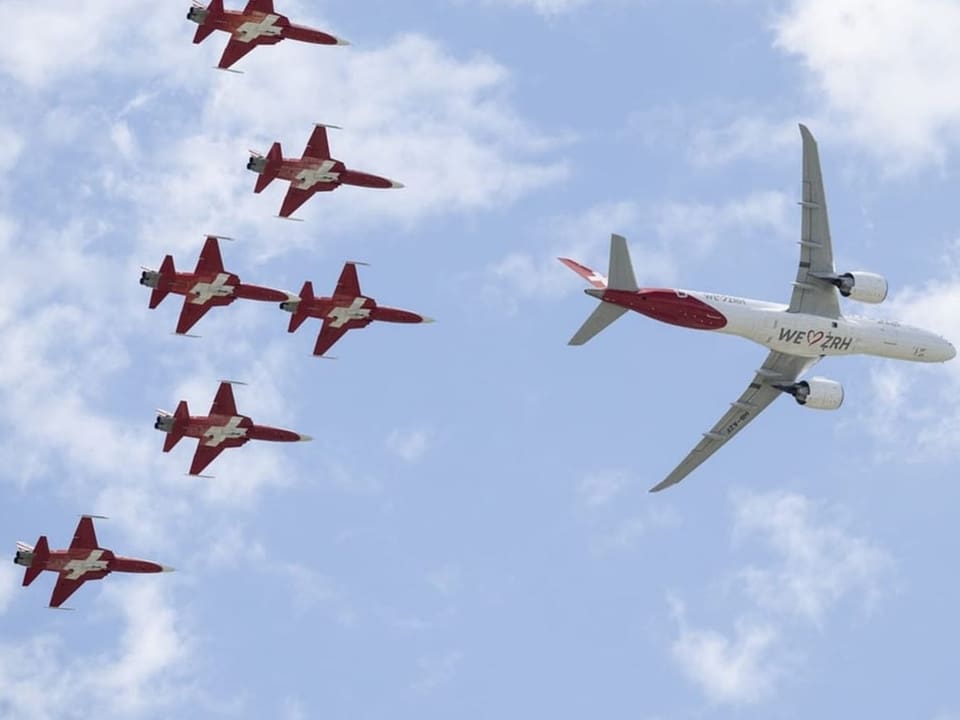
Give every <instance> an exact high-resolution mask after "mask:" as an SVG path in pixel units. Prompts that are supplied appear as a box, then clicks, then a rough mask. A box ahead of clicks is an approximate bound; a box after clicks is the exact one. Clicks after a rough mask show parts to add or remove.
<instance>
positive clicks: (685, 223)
mask: <svg viewBox="0 0 960 720" xmlns="http://www.w3.org/2000/svg"><path fill="white" fill-rule="evenodd" d="M793 213H794V205H793V204H791V202H790V200H789V199H788V198H787V196H786V194H784V193H781V192H775V191H760V192H753V193H749V194H747V195H745V196H743V197H741V198H736V199H733V200H729V201H727V202H721V203H700V202H675V203H666V204H664V205H660V206H658V207H653V208H649V209H642V208H641V207H640V206H639V205H638V204H637V203H635V202H633V201H622V202H615V203H602V204H599V205H595V206H593V207H591V208H589V209H588V210H587V211H586V212H583V213H582V214H579V215H573V216H569V215H568V216H561V217H557V218H553V219H552V220H551V221H549V222H548V223H547V224H546V226H545V227H544V229H543V230H541V231H539V232H538V234H541V235H546V236H549V237H550V238H551V245H550V249H549V250H548V251H546V252H543V253H540V254H536V255H535V254H532V253H525V252H511V253H510V254H508V255H507V256H506V257H504V258H503V259H501V260H500V261H499V262H497V263H495V264H493V265H491V266H489V267H488V268H487V269H486V286H485V288H484V293H485V295H486V296H487V297H488V298H489V299H491V300H493V301H496V302H499V303H500V304H502V305H503V306H504V307H506V308H507V309H508V310H509V311H513V310H515V308H516V307H517V305H518V303H519V301H520V300H521V299H524V298H531V297H542V298H552V297H557V296H560V295H563V294H565V293H569V292H574V291H575V290H577V289H579V288H581V287H583V285H582V283H578V281H577V280H575V279H574V278H573V276H572V275H571V274H570V271H569V270H568V269H567V268H566V267H564V266H563V265H561V264H560V263H559V262H557V257H569V258H573V259H574V260H577V261H578V262H580V263H582V264H584V265H587V266H588V267H592V268H594V269H596V270H598V271H599V272H601V273H603V274H606V272H607V258H608V253H609V247H610V234H611V233H618V234H621V235H626V237H627V242H628V244H629V246H630V255H631V259H632V260H633V265H634V271H635V272H636V275H637V281H638V282H639V283H640V284H641V285H659V284H663V285H666V284H671V283H675V282H676V281H677V274H678V273H677V268H678V267H680V266H681V265H682V264H684V263H687V264H689V263H690V262H691V261H692V260H698V259H702V258H704V257H708V256H709V255H710V253H711V252H712V251H713V248H714V247H715V246H716V245H717V243H718V242H719V241H720V240H721V239H722V238H725V237H735V238H736V242H742V241H744V240H747V239H751V238H753V237H756V236H757V235H762V236H764V237H770V236H773V237H790V236H791V235H792V234H793V233H794V232H795V230H796V222H795V218H794V217H793ZM647 228H649V229H647ZM651 236H653V238H651Z"/></svg>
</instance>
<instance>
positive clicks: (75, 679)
mask: <svg viewBox="0 0 960 720" xmlns="http://www.w3.org/2000/svg"><path fill="white" fill-rule="evenodd" d="M169 577H170V576H155V577H150V576H140V577H137V578H135V580H136V582H130V583H123V586H122V587H118V586H117V585H116V584H111V586H109V587H106V588H104V591H103V592H102V593H101V595H100V597H101V598H102V599H103V600H105V602H106V603H107V605H108V606H110V607H111V608H112V609H113V610H114V611H116V612H119V613H120V615H121V618H122V623H121V624H120V625H119V626H118V629H119V630H120V633H119V636H118V641H117V645H116V647H115V648H112V649H110V650H109V651H108V652H107V653H102V654H96V655H89V654H84V652H83V648H77V647H68V646H65V644H64V643H63V642H62V641H61V640H60V639H58V638H55V637H54V636H52V635H48V634H41V635H34V636H33V637H32V638H30V639H29V640H25V641H23V642H20V643H3V644H0V707H2V708H5V709H6V710H7V711H8V712H9V713H10V714H9V715H8V716H7V717H10V718H17V719H18V720H72V719H74V718H76V719H78V720H79V719H80V718H86V717H88V715H89V710H90V708H91V707H96V708H97V712H98V714H99V715H100V716H101V717H104V718H147V717H169V716H170V714H171V711H173V710H174V709H175V708H178V707H183V706H185V705H187V704H188V703H189V702H190V699H191V687H192V683H193V682H194V678H193V677H192V673H193V672H194V668H193V667H192V658H193V648H192V646H191V644H190V642H189V640H188V637H189V629H188V627H187V626H186V625H185V623H184V619H183V617H181V616H179V615H178V614H177V613H176V612H175V611H174V610H173V607H172V606H171V604H170V602H169V599H168V597H167V593H166V591H165V590H164V589H162V588H161V584H162V582H163V581H164V580H167V579H169ZM108 582H109V581H108ZM84 589H85V590H87V591H88V592H89V591H90V590H91V588H84Z"/></svg>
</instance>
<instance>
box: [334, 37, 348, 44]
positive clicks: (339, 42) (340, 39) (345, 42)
mask: <svg viewBox="0 0 960 720" xmlns="http://www.w3.org/2000/svg"><path fill="white" fill-rule="evenodd" d="M349 44H350V41H349V40H344V39H343V38H341V37H338V38H337V45H349Z"/></svg>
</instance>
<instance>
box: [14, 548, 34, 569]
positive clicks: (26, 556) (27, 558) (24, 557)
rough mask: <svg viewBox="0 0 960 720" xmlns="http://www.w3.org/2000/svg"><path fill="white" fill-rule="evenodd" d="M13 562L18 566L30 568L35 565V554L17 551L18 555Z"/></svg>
mask: <svg viewBox="0 0 960 720" xmlns="http://www.w3.org/2000/svg"><path fill="white" fill-rule="evenodd" d="M13 562H15V563H16V564H17V565H23V566H24V567H30V566H31V565H33V553H32V552H30V551H28V550H17V554H16V556H15V557H14V558H13Z"/></svg>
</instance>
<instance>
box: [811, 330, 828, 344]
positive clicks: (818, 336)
mask: <svg viewBox="0 0 960 720" xmlns="http://www.w3.org/2000/svg"><path fill="white" fill-rule="evenodd" d="M825 334H826V333H824V332H823V330H818V331H817V332H813V331H812V330H811V331H810V332H808V333H807V344H809V345H816V344H817V343H818V342H820V341H821V340H823V336H824V335H825Z"/></svg>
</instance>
